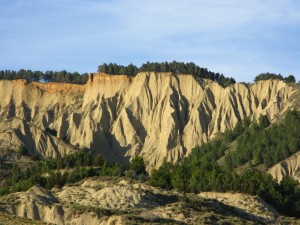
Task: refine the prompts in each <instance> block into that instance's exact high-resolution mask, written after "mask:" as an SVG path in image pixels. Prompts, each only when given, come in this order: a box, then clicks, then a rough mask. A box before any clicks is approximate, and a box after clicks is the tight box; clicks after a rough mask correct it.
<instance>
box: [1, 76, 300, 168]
mask: <svg viewBox="0 0 300 225" xmlns="http://www.w3.org/2000/svg"><path fill="white" fill-rule="evenodd" d="M296 92H297V90H296V89H295V88H293V87H292V86H289V85H287V84H285V83H284V82H282V81H278V80H268V81H260V82H257V83H255V84H253V85H250V86H249V85H245V84H241V83H238V84H234V85H231V86H229V87H227V88H223V87H221V86H220V85H219V84H218V83H216V82H212V81H209V80H202V79H198V78H195V77H193V76H191V75H172V74H171V73H140V74H138V75H137V76H136V77H134V78H130V77H127V76H109V75H106V74H92V75H90V77H89V80H88V82H87V84H86V85H73V84H57V83H47V84H43V83H36V82H28V81H25V80H15V81H0V143H1V145H2V146H19V145H21V144H24V145H25V146H27V147H28V148H29V149H30V150H32V151H35V152H36V153H38V154H39V155H41V156H51V157H54V156H56V155H64V154H68V153H71V152H74V151H76V147H80V148H88V149H91V150H94V151H98V152H100V153H101V154H102V155H103V156H104V157H105V158H106V159H108V160H111V161H119V162H126V161H128V160H129V159H130V158H131V157H132V156H135V155H142V156H143V157H144V159H145V160H146V162H147V165H148V170H152V169H153V168H157V167H159V166H160V165H161V164H162V163H163V162H165V161H169V162H177V161H179V160H180V159H181V158H183V157H184V156H185V155H187V154H189V153H190V151H191V149H192V148H193V147H195V146H196V145H200V144H202V143H205V142H207V141H208V140H209V139H210V138H212V137H214V136H215V135H216V134H217V133H218V132H223V131H225V130H226V129H228V128H232V127H233V126H234V125H235V124H236V122H237V121H239V120H241V119H244V118H245V117H251V118H257V117H258V116H259V115H260V114H266V115H268V117H269V118H270V120H271V121H274V120H276V118H277V117H279V116H281V115H282V114H284V112H285V111H286V110H287V109H290V108H292V107H293V100H292V99H293V96H295V95H296Z"/></svg>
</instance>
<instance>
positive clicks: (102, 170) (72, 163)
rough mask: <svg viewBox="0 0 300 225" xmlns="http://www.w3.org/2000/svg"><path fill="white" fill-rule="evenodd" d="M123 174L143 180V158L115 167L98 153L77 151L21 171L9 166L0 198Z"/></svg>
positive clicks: (16, 167)
mask: <svg viewBox="0 0 300 225" xmlns="http://www.w3.org/2000/svg"><path fill="white" fill-rule="evenodd" d="M127 171H130V172H132V173H133V175H132V176H130V177H131V178H135V175H142V176H145V175H146V170H145V163H144V160H143V158H142V157H139V156H137V157H134V158H133V159H132V161H131V162H130V163H129V165H120V164H119V163H109V162H108V161H106V160H104V159H103V157H102V156H101V155H100V154H98V153H94V154H92V153H91V152H90V151H82V150H80V151H79V152H76V153H74V154H70V155H65V156H64V157H57V158H46V159H42V160H39V161H35V162H34V163H33V164H32V165H31V166H29V167H28V168H27V169H26V170H24V171H22V170H21V169H20V168H19V167H18V166H17V165H13V167H12V169H11V174H10V175H9V176H7V177H6V179H5V185H3V186H1V187H0V195H5V194H9V193H13V192H18V191H26V190H28V189H29V188H31V187H32V186H34V185H36V184H39V185H40V186H42V187H44V188H47V189H51V188H53V187H54V186H63V185H65V184H67V183H75V182H77V181H80V180H82V179H84V178H87V177H93V176H113V177H114V176H117V177H119V176H123V175H125V172H127Z"/></svg>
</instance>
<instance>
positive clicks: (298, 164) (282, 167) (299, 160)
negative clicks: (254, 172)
mask: <svg viewBox="0 0 300 225" xmlns="http://www.w3.org/2000/svg"><path fill="white" fill-rule="evenodd" d="M268 173H269V174H271V176H272V177H273V178H275V179H277V181H278V182H280V181H281V180H282V178H283V177H284V176H291V177H293V178H294V179H295V180H298V181H299V182H300V152H297V153H295V154H293V155H292V156H290V157H288V158H287V159H285V160H283V161H281V162H280V163H277V164H275V165H274V166H272V167H271V168H270V169H269V170H268Z"/></svg>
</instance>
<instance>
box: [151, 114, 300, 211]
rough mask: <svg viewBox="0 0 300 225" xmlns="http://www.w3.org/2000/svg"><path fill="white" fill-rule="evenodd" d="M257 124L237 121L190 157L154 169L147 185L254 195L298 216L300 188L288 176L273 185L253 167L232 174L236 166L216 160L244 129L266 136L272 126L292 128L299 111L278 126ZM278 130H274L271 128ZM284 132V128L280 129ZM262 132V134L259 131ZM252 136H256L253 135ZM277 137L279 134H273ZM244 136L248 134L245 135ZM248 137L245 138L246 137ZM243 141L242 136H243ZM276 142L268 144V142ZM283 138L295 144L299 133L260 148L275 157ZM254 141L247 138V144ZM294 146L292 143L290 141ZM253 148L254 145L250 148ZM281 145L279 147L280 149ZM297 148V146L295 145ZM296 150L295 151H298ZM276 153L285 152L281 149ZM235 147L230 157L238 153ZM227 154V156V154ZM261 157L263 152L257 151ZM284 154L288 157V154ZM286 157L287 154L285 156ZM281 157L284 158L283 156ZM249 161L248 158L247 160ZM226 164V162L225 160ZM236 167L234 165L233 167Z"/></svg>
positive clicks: (288, 133) (181, 189)
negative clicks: (263, 133)
mask: <svg viewBox="0 0 300 225" xmlns="http://www.w3.org/2000/svg"><path fill="white" fill-rule="evenodd" d="M260 122H261V123H260V124H254V125H251V124H249V119H247V120H246V121H243V122H240V123H239V125H237V126H236V127H235V129H234V130H233V131H232V132H231V133H228V134H224V135H223V136H222V137H220V138H218V139H217V140H214V141H210V142H208V143H207V144H204V145H202V146H199V147H196V148H194V149H193V150H192V152H191V154H190V155H189V156H188V157H186V158H184V159H183V160H182V161H181V162H180V163H177V164H175V165H173V164H171V163H165V164H163V165H162V166H161V167H160V168H159V169H158V170H154V171H153V172H152V174H151V177H150V184H151V185H154V186H158V187H161V188H165V189H173V188H174V189H177V190H179V191H184V192H194V193H199V192H202V191H219V192H226V191H234V192H243V193H248V194H251V195H258V196H260V197H261V198H262V199H264V200H265V201H266V202H268V203H269V204H272V205H273V206H274V207H275V208H277V210H279V211H280V212H282V213H284V214H286V215H290V216H295V217H299V215H300V214H299V213H300V189H299V183H298V182H297V181H295V180H294V179H293V178H291V177H284V178H283V180H282V181H281V183H279V184H278V183H277V181H276V180H274V179H273V178H272V177H271V175H269V174H266V173H263V172H260V171H258V170H256V169H255V168H254V167H250V168H248V169H245V170H244V171H243V172H242V173H236V172H235V169H236V167H233V166H230V165H229V166H228V165H222V164H221V163H219V162H218V160H219V159H220V158H222V157H224V156H225V152H226V151H227V149H228V146H229V144H230V143H231V141H232V140H234V139H239V138H240V136H241V135H244V134H245V133H246V132H247V130H249V129H253V128H252V127H253V126H259V128H255V129H260V130H264V132H267V133H266V135H270V134H271V133H272V132H273V131H271V129H272V127H273V126H276V127H281V126H282V127H286V126H287V124H288V123H293V124H294V123H298V125H296V126H293V127H292V126H291V127H290V128H292V129H295V127H298V126H299V124H300V123H299V112H295V111H293V112H290V113H289V114H288V115H287V116H286V119H285V121H284V122H283V123H282V124H278V125H272V126H271V127H269V124H268V121H266V119H265V118H263V117H262V118H261V119H260ZM274 129H278V128H274ZM281 129H282V130H281V131H283V133H285V131H287V130H286V128H281ZM262 132H263V131H262ZM262 132H254V133H253V134H252V135H256V134H257V136H256V137H258V136H260V135H262ZM255 133H256V134H255ZM296 133H297V135H296V136H295V134H296ZM276 134H277V135H278V134H279V133H278V132H276ZM247 135H248V134H247ZM247 137H248V138H249V136H247ZM245 138H246V137H245ZM264 138H266V136H264ZM274 138H275V139H277V140H276V141H272V139H274ZM285 138H288V140H294V139H296V140H297V141H298V144H299V131H297V130H296V131H295V133H294V132H292V131H290V132H287V134H286V136H283V135H281V136H275V135H274V136H271V137H270V138H268V140H269V141H266V142H264V149H268V151H267V152H268V153H267V154H269V155H271V154H272V152H271V151H272V149H274V151H273V154H276V153H274V152H276V151H277V150H279V149H281V147H280V146H279V145H281V143H280V142H281V141H283V140H284V139H285ZM253 140H254V139H252V138H250V139H248V143H249V144H251V142H252V141H253ZM293 143H295V141H293ZM254 147H255V146H254ZM284 147H285V146H283V148H284ZM298 147H299V146H298ZM298 150H299V148H298ZM280 151H285V150H284V149H281V150H280ZM239 152H240V146H239V145H238V146H237V147H236V149H235V151H234V154H240V153H239ZM229 154H231V153H229ZM261 154H262V155H263V152H261ZM288 154H291V152H290V153H288ZM286 156H287V155H286ZM286 156H285V157H286ZM249 159H251V157H249ZM227 163H228V161H227ZM234 166H236V165H234Z"/></svg>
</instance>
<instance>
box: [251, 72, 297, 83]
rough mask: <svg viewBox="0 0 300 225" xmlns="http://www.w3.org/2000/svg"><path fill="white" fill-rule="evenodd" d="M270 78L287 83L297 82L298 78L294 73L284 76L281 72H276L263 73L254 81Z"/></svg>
mask: <svg viewBox="0 0 300 225" xmlns="http://www.w3.org/2000/svg"><path fill="white" fill-rule="evenodd" d="M270 79H277V80H282V81H284V82H285V83H295V82H296V78H295V77H294V76H293V75H288V76H287V77H283V76H282V75H281V74H275V73H261V74H259V75H257V76H256V77H255V78H254V82H257V81H260V80H270Z"/></svg>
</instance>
